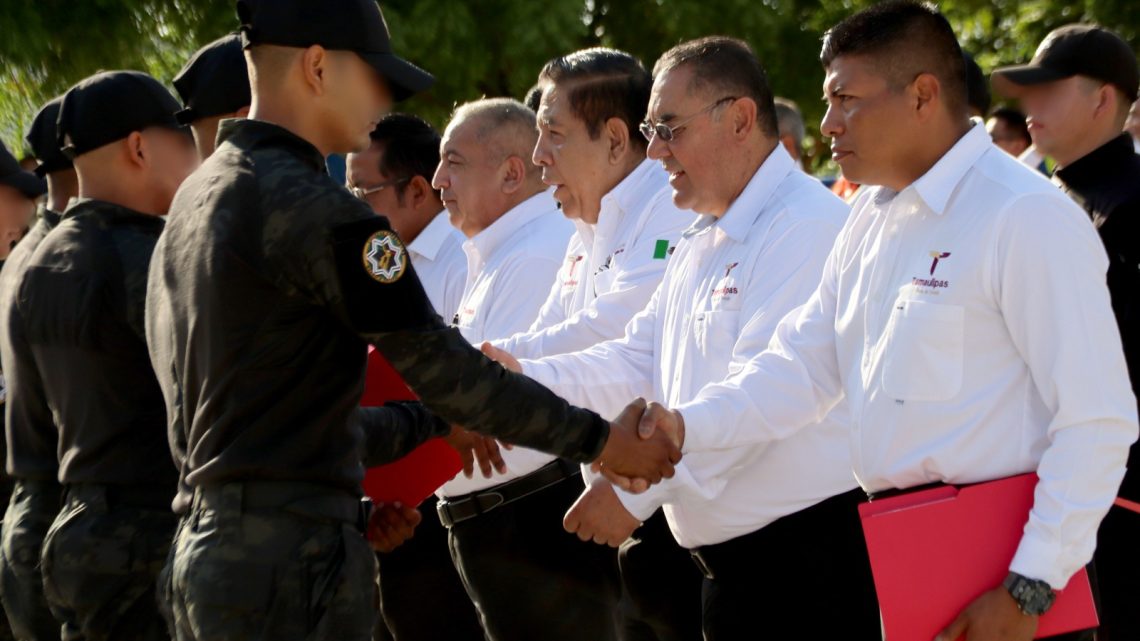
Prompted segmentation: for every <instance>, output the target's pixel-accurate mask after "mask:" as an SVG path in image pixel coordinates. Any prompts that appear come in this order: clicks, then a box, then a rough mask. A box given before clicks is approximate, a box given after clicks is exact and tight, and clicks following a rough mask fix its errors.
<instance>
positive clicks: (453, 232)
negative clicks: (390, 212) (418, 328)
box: [408, 213, 467, 321]
mask: <svg viewBox="0 0 1140 641" xmlns="http://www.w3.org/2000/svg"><path fill="white" fill-rule="evenodd" d="M408 256H409V257H410V258H411V260H412V266H413V267H414V268H415V270H416V275H417V276H419V278H420V283H422V284H423V286H424V292H425V293H427V297H428V300H430V301H431V304H432V307H434V308H435V311H436V313H438V314H439V315H440V316H442V317H443V319H444V320H445V321H447V320H451V318H452V316H453V315H454V314H455V312H456V310H458V309H459V300H460V299H461V298H462V296H463V286H464V284H465V283H466V282H467V256H465V255H464V254H463V234H460V233H459V230H457V229H455V228H454V227H452V226H451V223H450V222H449V221H448V220H447V214H446V213H440V214H439V215H437V216H436V217H435V218H432V220H431V222H430V223H428V224H427V227H424V229H423V231H421V232H420V235H419V236H416V239H415V240H413V241H412V242H410V243H408Z"/></svg>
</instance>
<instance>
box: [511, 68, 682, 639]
mask: <svg viewBox="0 0 1140 641" xmlns="http://www.w3.org/2000/svg"><path fill="white" fill-rule="evenodd" d="M652 84H653V77H652V76H651V75H650V74H649V71H648V70H646V69H645V67H644V66H643V65H642V64H641V62H640V61H639V60H637V59H636V58H634V57H633V56H631V55H629V54H628V53H625V52H621V51H615V50H613V49H604V48H595V49H586V50H584V51H578V52H575V53H572V54H569V55H567V56H561V57H558V58H555V59H553V60H551V61H550V62H548V63H547V64H546V66H545V67H544V68H543V69H542V71H541V72H540V73H539V81H538V87H539V89H540V96H541V97H540V100H541V103H540V108H539V111H538V143H537V145H536V146H535V148H534V156H533V160H534V163H535V164H536V165H538V166H540V167H541V168H542V176H543V182H545V183H546V184H547V185H549V186H551V187H554V198H555V199H556V200H558V202H559V204H560V205H561V207H562V213H563V214H564V215H565V216H566V217H567V218H569V219H570V220H571V221H572V222H573V223H574V226H575V227H576V228H577V231H576V232H575V234H574V236H572V237H571V239H570V244H569V245H568V246H567V248H566V255H565V257H564V258H563V259H562V264H561V267H560V269H559V272H558V277H557V278H556V279H555V280H554V284H553V286H552V287H551V288H550V293H549V294H548V295H547V298H546V302H545V303H544V304H543V306H542V310H541V311H540V312H539V314H538V318H537V319H535V321H534V322H533V323H532V324H531V325H530V328H529V330H527V331H526V332H522V333H519V334H515V335H514V336H512V337H510V338H506V339H502V340H496V341H493V344H494V345H495V346H497V347H499V348H502V349H505V350H506V351H508V352H510V353H512V354H514V355H516V356H518V357H519V358H540V357H543V356H551V355H554V354H562V353H566V352H574V351H578V350H580V349H585V348H587V347H590V346H592V345H594V344H596V343H600V342H602V341H606V340H610V339H614V338H620V337H621V336H622V334H623V333H624V331H625V326H626V323H628V322H629V320H630V319H631V318H633V316H634V315H635V314H637V312H639V311H641V310H642V309H643V308H644V307H645V305H646V304H647V303H648V302H649V298H650V297H651V296H652V295H653V292H654V291H655V290H656V289H657V286H658V285H659V284H660V283H661V277H662V275H663V274H664V273H665V266H666V265H667V264H668V261H669V259H670V256H671V254H672V251H673V248H674V247H675V246H676V245H677V241H678V240H679V239H680V237H681V232H682V231H683V230H684V229H685V227H687V226H688V225H689V224H690V223H691V222H692V220H693V215H692V212H688V211H682V210H680V209H678V208H677V207H676V206H675V205H674V204H673V198H672V190H671V189H670V188H669V184H668V179H669V177H668V176H667V175H666V174H665V171H664V170H663V169H662V168H661V167H660V166H659V165H658V164H657V163H655V162H653V161H652V160H649V159H647V158H646V157H645V147H646V142H645V138H644V137H643V136H642V135H641V133H640V132H639V131H638V125H639V124H640V122H641V119H642V118H644V117H645V110H646V108H647V106H648V104H649V89H650V86H651V85H652ZM587 478H589V474H588V472H587ZM567 507H569V505H567ZM618 563H619V567H621V568H622V576H623V578H624V577H627V576H631V577H636V578H638V579H639V580H638V581H637V582H626V583H625V584H624V585H623V591H622V593H623V604H622V607H621V614H622V616H621V623H620V625H621V627H622V629H623V635H624V637H625V638H630V639H632V638H656V639H657V641H671V640H673V639H678V640H679V639H693V638H697V637H699V636H700V599H699V595H700V585H701V583H700V580H701V576H700V574H698V573H697V570H696V568H695V567H694V566H693V563H692V561H690V560H689V554H688V552H686V551H685V550H683V549H682V548H681V547H680V546H678V545H677V543H676V541H674V540H673V536H672V534H671V533H670V532H669V527H668V525H667V524H666V523H665V517H664V515H663V514H662V513H661V511H660V510H658V511H657V512H656V513H654V515H653V517H651V518H650V519H648V520H647V521H646V524H645V526H644V527H642V528H639V530H638V531H637V532H636V533H635V535H634V536H633V537H630V538H629V539H628V540H627V541H625V543H623V544H622V546H621V549H620V550H619V552H618ZM630 566H635V568H636V569H634V570H633V571H632V572H627V571H626V568H629V567H630ZM663 581H667V582H668V583H669V584H670V586H671V588H670V589H668V590H662V589H661V585H662V582H663Z"/></svg>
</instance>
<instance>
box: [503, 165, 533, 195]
mask: <svg viewBox="0 0 1140 641" xmlns="http://www.w3.org/2000/svg"><path fill="white" fill-rule="evenodd" d="M529 163H530V161H529V160H528V161H524V160H523V159H522V158H519V157H518V156H515V155H511V156H507V159H506V160H504V161H503V164H502V165H500V166H499V175H500V176H502V178H501V179H500V182H501V183H502V186H503V193H504V194H513V193H515V192H516V191H518V190H519V189H521V188H522V186H523V185H524V184H525V183H526V176H527V169H528V164H529Z"/></svg>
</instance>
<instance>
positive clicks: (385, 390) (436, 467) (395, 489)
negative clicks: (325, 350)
mask: <svg viewBox="0 0 1140 641" xmlns="http://www.w3.org/2000/svg"><path fill="white" fill-rule="evenodd" d="M414 400H416V395H415V394H413V393H412V390H410V389H408V386H407V385H406V384H405V383H404V380H403V379H402V378H400V375H399V374H397V373H396V370H394V369H392V366H391V365H389V364H388V361H386V360H384V357H383V356H381V355H380V352H378V351H376V349H375V348H373V347H369V348H368V370H367V374H366V375H365V379H364V395H363V396H362V397H361V399H360V404H361V405H362V406H364V407H376V406H379V405H383V404H384V403H386V402H388V401H414ZM462 469H463V461H462V459H460V458H459V453H458V452H456V451H455V449H454V448H452V447H451V446H450V445H448V444H447V442H446V441H444V440H443V439H441V438H433V439H431V440H430V441H428V442H426V443H424V444H423V445H420V446H419V447H417V448H416V449H414V450H412V451H411V453H409V454H408V455H407V456H405V457H404V458H402V459H400V460H398V461H394V462H392V463H388V464H387V465H380V466H377V467H372V468H368V470H367V471H366V472H365V473H364V493H365V494H367V495H368V496H369V497H371V499H372V500H373V501H375V502H376V503H396V502H399V503H402V504H404V505H408V506H413V507H414V506H417V505H419V504H420V503H422V502H423V501H424V499H426V498H427V497H429V496H431V494H432V493H433V492H435V491H436V490H438V489H439V488H440V486H442V485H443V484H444V483H447V482H448V481H450V480H451V479H452V478H454V477H455V475H456V474H458V473H459V472H460V471H461V470H462Z"/></svg>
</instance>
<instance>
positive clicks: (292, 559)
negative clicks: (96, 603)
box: [169, 482, 378, 641]
mask: <svg viewBox="0 0 1140 641" xmlns="http://www.w3.org/2000/svg"><path fill="white" fill-rule="evenodd" d="M360 511H361V504H360V501H359V499H358V498H356V497H353V496H352V495H350V494H349V493H347V492H342V491H337V490H334V489H330V488H328V487H323V486H318V485H313V484H308V483H287V482H246V483H230V484H226V485H222V486H215V487H208V488H199V489H198V490H197V491H196V492H195V496H194V503H193V506H192V508H191V513H190V515H189V516H188V517H187V520H186V522H185V524H184V526H183V528H182V531H181V533H180V535H179V536H178V540H177V542H176V549H175V552H174V554H173V555H172V567H171V568H170V569H169V574H170V581H171V610H172V612H173V620H174V628H175V636H176V638H177V639H178V641H198V640H201V641H228V640H232V641H256V640H262V641H290V640H297V641H301V640H312V641H326V640H327V641H369V640H370V639H371V635H372V630H373V626H374V624H375V621H376V618H377V616H378V597H377V583H376V581H377V575H376V557H375V555H374V554H373V553H372V549H371V547H370V546H369V545H368V543H367V541H365V539H364V537H363V535H362V534H361V531H362V530H361V527H360V520H361V516H360Z"/></svg>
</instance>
